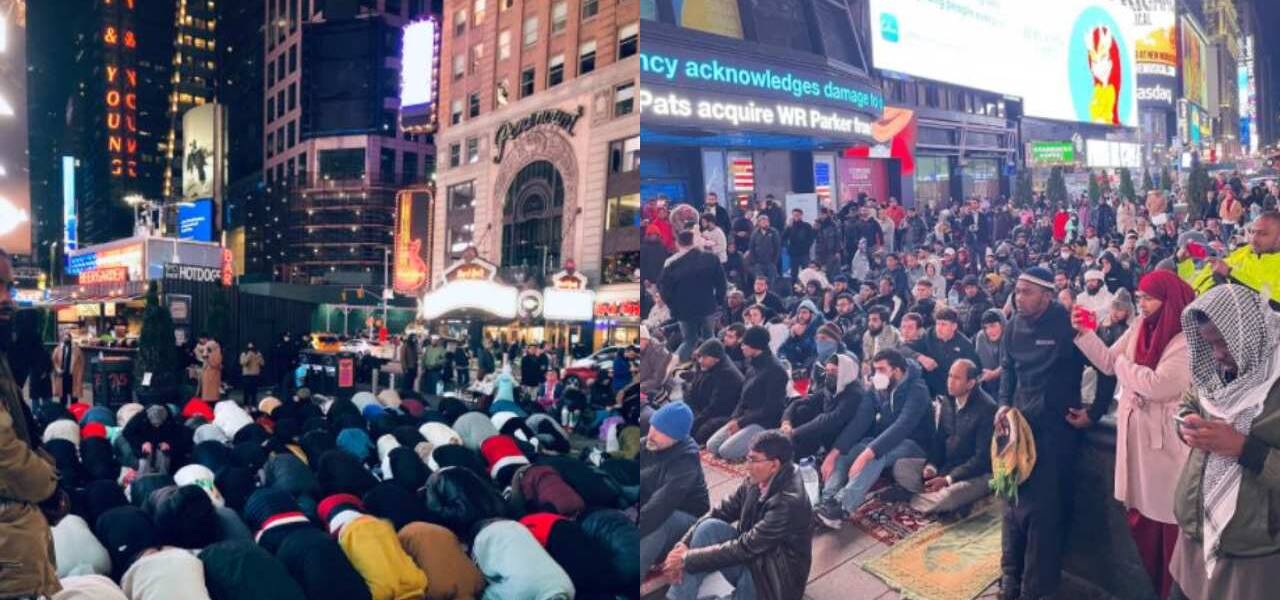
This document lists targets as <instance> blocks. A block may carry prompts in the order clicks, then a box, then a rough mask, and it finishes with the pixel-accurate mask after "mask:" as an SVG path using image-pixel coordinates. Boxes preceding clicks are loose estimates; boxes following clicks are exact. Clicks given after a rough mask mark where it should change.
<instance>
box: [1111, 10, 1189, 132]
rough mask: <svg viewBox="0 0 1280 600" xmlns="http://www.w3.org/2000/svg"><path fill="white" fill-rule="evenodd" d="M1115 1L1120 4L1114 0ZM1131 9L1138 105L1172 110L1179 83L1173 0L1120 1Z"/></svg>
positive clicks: (1176, 21)
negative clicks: (1134, 36)
mask: <svg viewBox="0 0 1280 600" xmlns="http://www.w3.org/2000/svg"><path fill="white" fill-rule="evenodd" d="M1117 3H1121V2H1120V0H1117ZM1122 3H1123V4H1126V5H1128V6H1130V7H1132V8H1133V23H1134V30H1135V31H1134V33H1135V35H1136V36H1137V41H1136V42H1135V43H1134V49H1135V50H1134V52H1135V56H1134V63H1135V67H1136V68H1137V71H1138V106H1139V107H1144V108H1145V107H1152V108H1163V109H1166V110H1171V109H1173V100H1174V98H1175V97H1176V96H1177V94H1175V93H1174V90H1175V89H1177V85H1178V17H1177V11H1176V7H1175V6H1174V4H1175V2H1174V0H1145V1H1143V2H1133V1H1129V0H1123V2H1122Z"/></svg>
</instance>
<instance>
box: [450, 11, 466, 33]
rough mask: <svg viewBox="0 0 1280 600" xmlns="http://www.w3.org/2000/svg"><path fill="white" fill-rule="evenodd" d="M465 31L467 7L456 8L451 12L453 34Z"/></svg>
mask: <svg viewBox="0 0 1280 600" xmlns="http://www.w3.org/2000/svg"><path fill="white" fill-rule="evenodd" d="M466 32H467V9H465V8H462V9H458V12H456V13H453V35H455V36H460V35H462V34H464V33H466Z"/></svg>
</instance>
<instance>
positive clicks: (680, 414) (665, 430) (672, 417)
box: [649, 402, 693, 441]
mask: <svg viewBox="0 0 1280 600" xmlns="http://www.w3.org/2000/svg"><path fill="white" fill-rule="evenodd" d="M649 426H650V427H653V428H654V429H657V430H658V431H660V432H662V434H663V435H665V436H667V437H669V438H671V439H674V440H677V441H684V440H686V439H688V438H689V431H690V430H691V429H693V411H692V410H690V409H689V405H688V404H685V403H684V402H668V403H666V404H664V405H663V406H662V408H659V409H658V410H657V412H655V413H653V416H651V417H649Z"/></svg>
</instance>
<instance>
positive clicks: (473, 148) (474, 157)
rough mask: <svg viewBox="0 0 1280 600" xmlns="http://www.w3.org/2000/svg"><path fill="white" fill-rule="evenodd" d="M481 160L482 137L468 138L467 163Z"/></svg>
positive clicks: (472, 163)
mask: <svg viewBox="0 0 1280 600" xmlns="http://www.w3.org/2000/svg"><path fill="white" fill-rule="evenodd" d="M478 162H480V138H467V164H469V165H474V164H476V163H478Z"/></svg>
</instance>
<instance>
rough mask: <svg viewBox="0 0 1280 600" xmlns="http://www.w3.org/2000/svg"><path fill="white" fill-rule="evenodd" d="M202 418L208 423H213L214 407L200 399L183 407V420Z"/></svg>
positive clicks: (191, 401) (191, 400) (193, 400)
mask: <svg viewBox="0 0 1280 600" xmlns="http://www.w3.org/2000/svg"><path fill="white" fill-rule="evenodd" d="M191 417H202V418H204V421H205V422H206V423H212V422H213V407H211V406H209V403H208V402H205V401H204V400H201V399H200V398H192V399H190V400H188V401H187V404H186V406H183V407H182V418H184V419H190V418H191Z"/></svg>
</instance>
